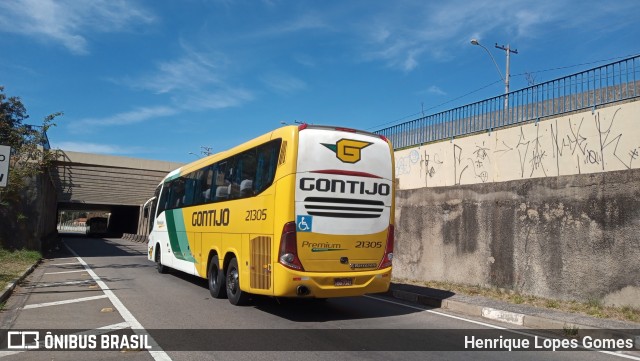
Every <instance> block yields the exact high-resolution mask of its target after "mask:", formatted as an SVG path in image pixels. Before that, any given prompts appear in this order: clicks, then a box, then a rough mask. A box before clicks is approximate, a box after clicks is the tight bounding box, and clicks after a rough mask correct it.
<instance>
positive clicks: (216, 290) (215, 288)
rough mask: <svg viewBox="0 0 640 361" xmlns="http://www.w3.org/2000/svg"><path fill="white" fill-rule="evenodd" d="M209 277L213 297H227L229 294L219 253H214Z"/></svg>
mask: <svg viewBox="0 0 640 361" xmlns="http://www.w3.org/2000/svg"><path fill="white" fill-rule="evenodd" d="M207 279H208V281H209V292H210V293H211V296H212V297H214V298H225V297H226V296H227V289H226V287H225V282H224V281H225V277H224V272H222V271H220V263H219V261H218V256H217V255H214V256H213V257H212V258H211V261H210V262H209V269H208V270H207Z"/></svg>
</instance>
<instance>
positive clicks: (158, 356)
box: [63, 242, 171, 361]
mask: <svg viewBox="0 0 640 361" xmlns="http://www.w3.org/2000/svg"><path fill="white" fill-rule="evenodd" d="M63 244H64V246H65V247H66V248H67V249H68V250H69V252H71V254H73V255H74V256H76V259H77V260H78V262H80V264H81V265H82V267H84V269H86V270H87V273H89V275H90V276H91V278H93V280H94V281H95V282H96V283H97V284H98V286H100V288H101V289H102V292H104V294H105V295H107V297H108V298H109V301H111V303H112V304H113V306H114V307H115V308H116V309H117V310H118V312H120V316H122V318H124V320H125V321H126V322H127V323H128V324H129V326H131V328H132V329H133V332H135V333H136V334H138V335H148V336H149V341H150V342H151V343H152V346H153V350H148V352H149V354H150V355H151V357H153V359H154V360H156V361H171V357H169V355H168V354H167V353H166V352H164V350H163V349H162V348H161V347H160V346H159V345H158V343H157V342H156V341H155V340H154V339H153V337H151V335H149V333H148V332H147V331H146V330H145V329H144V327H142V324H140V322H138V320H137V319H136V318H135V317H134V316H133V314H132V313H131V312H129V310H128V309H127V308H126V307H125V305H124V304H123V303H122V301H120V299H119V298H118V296H116V294H115V293H113V291H112V290H111V289H109V286H107V284H106V283H104V282H103V281H102V280H101V279H100V277H98V275H97V274H96V273H95V272H93V270H92V269H91V268H90V267H89V265H88V264H87V263H86V262H85V261H84V260H83V259H82V258H80V256H78V254H77V253H76V252H75V251H74V250H73V249H71V247H69V246H68V245H67V244H66V243H64V242H63Z"/></svg>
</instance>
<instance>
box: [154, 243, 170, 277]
mask: <svg viewBox="0 0 640 361" xmlns="http://www.w3.org/2000/svg"><path fill="white" fill-rule="evenodd" d="M155 253H156V254H155V257H154V258H155V260H156V270H157V271H158V273H167V267H166V266H165V265H163V264H162V255H161V253H162V252H161V250H160V245H159V244H157V245H156V249H155Z"/></svg>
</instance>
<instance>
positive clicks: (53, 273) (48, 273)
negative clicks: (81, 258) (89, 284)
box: [45, 269, 87, 275]
mask: <svg viewBox="0 0 640 361" xmlns="http://www.w3.org/2000/svg"><path fill="white" fill-rule="evenodd" d="M77 272H87V271H85V270H84V269H79V270H75V271H60V272H47V273H45V274H46V275H59V274H63V273H77Z"/></svg>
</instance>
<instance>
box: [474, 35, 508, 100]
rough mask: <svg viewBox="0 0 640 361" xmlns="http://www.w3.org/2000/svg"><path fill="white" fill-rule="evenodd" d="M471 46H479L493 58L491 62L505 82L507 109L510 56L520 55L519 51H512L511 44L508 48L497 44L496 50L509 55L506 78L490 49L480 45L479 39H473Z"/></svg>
mask: <svg viewBox="0 0 640 361" xmlns="http://www.w3.org/2000/svg"><path fill="white" fill-rule="evenodd" d="M471 44H473V45H478V46H479V47H481V48H482V49H484V50H485V51H486V52H487V54H489V57H490V58H491V60H493V64H494V65H495V66H496V70H498V74H500V78H502V81H504V108H505V109H507V107H508V105H509V77H510V72H509V71H510V69H509V65H510V58H511V57H510V55H511V53H514V54H518V50H516V49H511V47H510V46H509V44H507V46H506V47H505V46H504V45H501V46H498V43H496V45H495V47H496V49H500V50H504V51H505V52H506V53H507V61H506V62H507V64H506V69H505V76H502V73H501V72H500V68H499V67H498V63H496V59H495V58H494V57H493V55H491V52H490V51H489V49H487V48H486V47H484V46H483V45H482V44H480V42H479V41H478V40H477V39H471Z"/></svg>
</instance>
